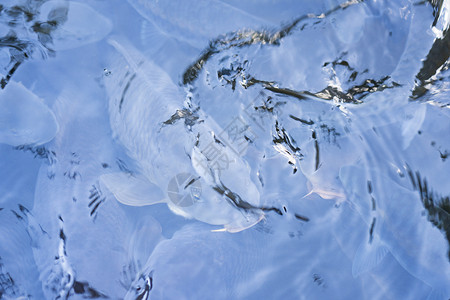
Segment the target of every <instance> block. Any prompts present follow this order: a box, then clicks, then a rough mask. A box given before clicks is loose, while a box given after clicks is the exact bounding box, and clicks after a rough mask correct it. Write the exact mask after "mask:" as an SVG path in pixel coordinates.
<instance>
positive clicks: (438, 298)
mask: <svg viewBox="0 0 450 300" xmlns="http://www.w3.org/2000/svg"><path fill="white" fill-rule="evenodd" d="M442 299H450V293H449V292H448V289H447V290H446V289H444V288H433V289H432V290H431V293H430V294H429V295H428V297H427V300H442Z"/></svg>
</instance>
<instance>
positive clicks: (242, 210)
mask: <svg viewBox="0 0 450 300" xmlns="http://www.w3.org/2000/svg"><path fill="white" fill-rule="evenodd" d="M110 43H111V44H112V45H113V46H114V47H115V48H116V49H117V50H118V51H119V52H120V54H121V56H116V58H115V60H113V61H112V64H113V65H111V67H110V71H111V72H112V73H111V75H110V76H108V77H107V78H105V85H106V89H107V92H108V96H109V98H110V101H109V111H110V123H111V127H112V130H113V133H114V135H115V136H116V137H117V139H118V140H119V141H120V142H121V143H122V144H123V145H124V146H125V148H126V149H127V150H128V152H129V155H130V156H131V157H132V158H133V159H134V160H135V161H136V162H137V164H138V165H139V167H140V173H141V174H134V175H133V174H126V173H112V174H106V175H104V176H102V177H101V180H102V182H103V183H104V184H105V185H106V186H107V187H108V189H109V190H110V191H111V192H112V193H113V194H114V195H115V197H116V198H117V200H118V201H120V202H122V203H124V204H128V205H134V206H141V205H150V204H154V203H161V202H165V203H167V204H168V206H169V208H170V209H171V210H172V211H173V212H175V213H177V214H179V215H182V216H184V217H187V218H195V219H197V220H199V221H202V222H206V223H209V224H213V225H224V226H225V229H226V230H228V231H230V232H236V231H241V230H243V229H245V228H248V227H250V226H252V225H254V224H256V223H257V222H259V221H260V220H261V219H262V217H263V213H262V211H261V210H259V209H258V205H259V192H258V190H257V188H256V186H255V185H254V183H253V182H252V180H251V179H250V174H249V173H250V170H249V167H248V165H247V164H246V163H245V162H244V161H243V160H242V158H241V157H239V156H238V155H237V154H236V153H235V152H233V150H232V149H231V148H230V147H227V146H225V144H224V143H226V141H225V140H222V141H221V142H219V141H218V140H216V138H215V137H216V136H217V135H218V134H220V133H221V132H222V130H221V128H220V127H219V126H218V125H217V124H216V123H215V122H214V121H213V120H211V119H210V118H208V117H205V116H204V115H203V114H202V112H201V111H200V110H198V111H190V110H188V109H185V110H183V105H182V103H183V100H184V99H185V96H184V95H183V93H182V92H181V91H180V90H179V88H178V87H177V86H176V85H175V84H174V83H173V82H172V81H171V79H170V78H169V77H168V75H167V74H166V73H165V72H164V71H163V70H161V69H160V68H159V67H157V66H156V65H155V64H153V63H152V62H150V61H148V60H146V59H145V58H144V57H143V56H142V55H141V54H140V53H139V52H138V51H136V50H135V49H133V48H132V46H130V45H125V43H123V42H122V43H118V42H117V41H115V40H111V41H110ZM183 113H184V114H197V116H198V117H199V120H198V121H195V120H194V121H193V124H192V126H191V127H190V128H188V127H187V126H185V124H184V122H183V119H182V118H181V117H180V120H178V122H176V121H175V119H177V116H178V117H179V116H180V115H182V114H183ZM171 120H172V121H171ZM186 122H187V123H188V122H189V121H188V119H186ZM166 191H167V193H166Z"/></svg>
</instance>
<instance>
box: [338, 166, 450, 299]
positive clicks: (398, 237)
mask: <svg viewBox="0 0 450 300" xmlns="http://www.w3.org/2000/svg"><path fill="white" fill-rule="evenodd" d="M368 174H370V175H368ZM340 179H341V180H342V182H343V184H344V186H345V189H346V192H347V196H348V200H349V201H350V202H351V203H352V204H353V207H354V208H355V210H356V211H357V212H358V213H359V214H360V215H361V217H362V219H363V220H364V221H365V222H366V224H367V225H368V229H369V235H368V236H367V239H365V240H364V241H363V242H362V243H361V245H360V247H359V249H358V250H357V252H356V254H355V257H354V261H353V274H354V276H358V275H360V274H362V273H364V272H367V271H369V270H371V269H372V268H374V267H375V266H376V265H378V264H380V263H381V264H382V260H383V258H384V256H385V255H386V254H387V253H388V252H390V253H391V254H392V255H393V256H394V257H395V259H396V260H397V261H398V262H399V263H400V265H401V266H402V267H403V268H405V269H406V270H407V271H408V272H409V273H410V274H411V275H413V276H415V277H416V278H418V279H420V280H422V281H423V282H425V283H427V284H428V285H429V286H431V287H432V288H433V291H432V292H431V293H430V295H429V297H428V299H447V298H448V297H449V296H450V288H449V285H448V283H449V282H450V263H449V261H448V257H447V251H446V250H447V245H446V244H447V242H446V241H445V238H444V235H443V233H441V232H440V231H439V230H438V229H437V228H436V227H434V226H433V225H432V223H431V222H430V221H429V220H427V218H426V216H424V215H422V211H423V210H424V208H423V206H422V203H421V200H420V199H419V196H418V194H417V192H413V191H410V190H408V189H406V188H404V187H402V186H400V185H398V184H397V183H395V182H393V181H392V180H390V179H388V178H386V177H385V176H384V175H382V174H381V173H379V172H376V171H374V170H370V169H369V170H364V169H362V168H361V167H356V166H348V167H344V168H342V169H341V171H340ZM369 180H370V182H371V183H370V185H371V187H370V188H369V189H368V183H367V182H368V181H369ZM371 197H373V199H374V202H373V203H375V205H376V206H374V204H373V203H372V200H371Z"/></svg>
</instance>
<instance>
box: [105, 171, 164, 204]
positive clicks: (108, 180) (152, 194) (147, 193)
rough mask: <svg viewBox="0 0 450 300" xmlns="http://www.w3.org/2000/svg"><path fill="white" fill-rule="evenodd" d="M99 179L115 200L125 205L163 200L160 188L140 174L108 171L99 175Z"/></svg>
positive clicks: (153, 202) (154, 202)
mask: <svg viewBox="0 0 450 300" xmlns="http://www.w3.org/2000/svg"><path fill="white" fill-rule="evenodd" d="M100 181H101V182H102V183H103V184H104V185H105V186H106V187H107V188H108V189H109V191H110V192H111V193H113V194H114V196H115V197H116V199H117V201H119V202H120V203H122V204H125V205H130V206H144V205H152V204H156V203H163V202H165V201H164V195H163V192H162V191H161V189H160V188H159V187H158V186H157V185H155V184H153V183H151V182H150V181H148V180H147V179H146V178H145V177H144V176H142V175H130V174H126V173H109V174H104V175H102V176H100Z"/></svg>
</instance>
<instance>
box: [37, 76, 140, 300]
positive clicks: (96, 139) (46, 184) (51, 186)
mask: <svg viewBox="0 0 450 300" xmlns="http://www.w3.org/2000/svg"><path fill="white" fill-rule="evenodd" d="M75 74H78V73H76V72H75ZM68 82H71V81H70V80H69V81H68ZM79 82H82V83H83V90H82V91H80V90H79V89H78V86H75V85H71V84H70V83H66V84H65V85H64V87H63V88H62V89H63V91H62V92H61V93H60V94H59V96H58V98H57V100H56V102H55V104H54V106H53V110H54V111H55V114H56V116H57V118H58V121H59V122H60V124H61V126H60V132H59V133H58V134H57V136H56V138H55V139H54V140H53V141H52V142H51V143H49V144H47V145H46V147H48V149H50V150H51V151H53V152H54V160H53V161H52V162H51V163H50V164H44V165H43V166H42V167H41V169H40V171H39V175H38V179H37V184H36V191H35V200H34V207H33V210H32V213H33V215H34V216H35V218H36V219H37V221H38V222H39V224H41V226H42V229H43V230H45V232H46V233H47V234H46V235H45V236H43V237H42V238H40V239H39V240H38V243H37V247H35V248H33V253H34V259H35V262H36V265H37V266H38V269H39V271H40V282H41V284H42V289H43V291H44V294H45V296H46V298H48V299H55V298H57V297H58V296H59V297H61V298H63V299H64V298H65V297H68V296H74V297H75V294H76V293H77V292H76V291H78V294H77V295H76V296H78V297H85V296H86V297H87V296H89V289H92V290H95V291H96V292H97V293H98V294H100V295H105V296H108V297H110V298H122V297H123V295H124V294H125V292H126V288H125V287H123V286H122V285H120V284H119V283H120V282H121V280H124V279H123V278H122V273H121V272H122V271H123V270H124V269H125V268H126V267H127V266H128V264H129V262H128V254H127V251H128V249H127V248H126V245H127V243H128V242H129V235H130V234H131V233H132V230H133V227H134V225H133V222H134V220H135V219H133V218H128V217H127V215H126V213H125V212H124V211H123V210H122V209H121V208H120V205H119V204H118V203H117V201H115V200H114V198H112V197H109V198H108V196H107V191H106V190H102V188H101V187H100V183H99V181H98V178H99V176H101V175H102V174H104V173H106V172H109V170H110V169H114V168H115V169H118V167H117V166H115V165H116V156H115V155H116V153H115V151H114V150H115V149H114V145H113V141H112V139H111V136H110V130H109V126H108V116H107V111H106V107H105V105H104V103H105V102H104V101H105V99H104V98H102V97H101V96H100V95H101V89H100V88H99V87H98V85H97V83H96V82H95V81H91V80H85V81H79ZM92 95H97V97H95V96H92ZM104 249H109V250H108V251H107V252H105V251H103V250H104ZM106 253H107V254H106ZM99 270H102V271H101V273H98V271H99ZM103 274H108V275H107V276H106V275H105V276H103ZM80 290H84V292H80Z"/></svg>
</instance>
